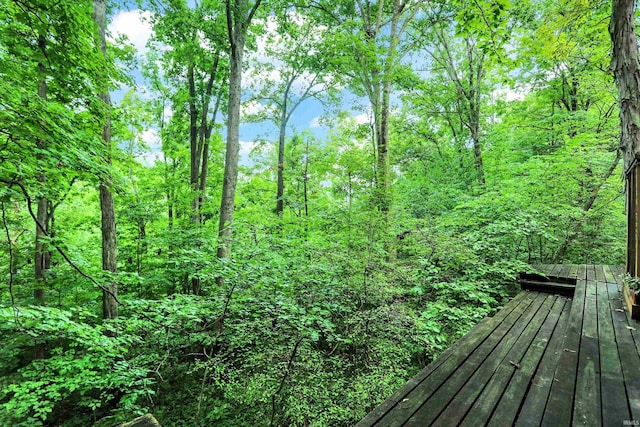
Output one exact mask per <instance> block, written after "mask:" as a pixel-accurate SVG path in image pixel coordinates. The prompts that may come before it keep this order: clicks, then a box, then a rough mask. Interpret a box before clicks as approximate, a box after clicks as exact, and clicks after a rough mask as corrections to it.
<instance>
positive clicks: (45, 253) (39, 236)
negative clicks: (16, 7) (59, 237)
mask: <svg viewBox="0 0 640 427" xmlns="http://www.w3.org/2000/svg"><path fill="white" fill-rule="evenodd" d="M38 47H39V49H40V51H41V52H42V54H43V56H46V50H47V42H46V39H45V37H44V36H39V37H38ZM38 73H39V79H40V82H39V84H38V96H39V97H40V98H41V99H43V100H44V99H46V98H47V81H46V68H45V65H44V62H42V61H40V62H39V63H38ZM36 147H37V148H38V150H39V153H38V154H37V155H36V158H37V160H38V164H39V165H38V168H39V169H40V170H39V172H38V176H37V179H38V182H40V184H41V185H42V187H44V185H45V183H46V181H47V179H46V174H45V171H44V165H42V162H43V161H44V158H43V154H41V153H42V151H43V150H45V149H46V142H45V140H44V139H42V138H38V140H37V141H36ZM48 208H49V200H48V199H47V198H46V197H45V196H39V197H38V208H37V211H36V218H37V220H38V223H37V224H36V241H35V258H34V263H33V265H34V276H35V281H36V286H35V288H34V290H33V297H34V298H35V301H36V304H38V305H45V303H46V293H45V284H46V272H47V269H48V268H49V265H50V263H51V251H50V250H49V249H48V248H46V247H45V243H44V238H45V236H47V235H48V232H49V230H48V228H49V212H48ZM33 357H34V358H35V359H44V344H42V343H36V344H35V345H34V348H33Z"/></svg>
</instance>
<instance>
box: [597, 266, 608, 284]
mask: <svg viewBox="0 0 640 427" xmlns="http://www.w3.org/2000/svg"><path fill="white" fill-rule="evenodd" d="M595 269H596V282H597V283H606V282H607V279H606V277H605V274H604V266H603V265H596V266H595Z"/></svg>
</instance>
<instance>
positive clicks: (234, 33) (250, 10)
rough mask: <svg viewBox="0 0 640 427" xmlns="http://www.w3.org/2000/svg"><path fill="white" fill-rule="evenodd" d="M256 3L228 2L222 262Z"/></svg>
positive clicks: (228, 239) (227, 238) (225, 253)
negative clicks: (244, 64)
mask: <svg viewBox="0 0 640 427" xmlns="http://www.w3.org/2000/svg"><path fill="white" fill-rule="evenodd" d="M260 2H261V0H256V1H255V3H254V4H253V6H250V5H249V3H248V1H247V0H228V1H227V5H226V14H227V30H228V37H229V42H230V43H231V55H230V56H231V58H230V67H229V104H228V108H227V147H226V148H227V150H226V154H225V163H224V179H223V182H222V199H221V201H220V223H219V225H218V252H217V255H218V258H229V257H230V256H231V243H232V237H233V234H232V226H233V211H234V208H235V195H236V184H237V182H238V155H239V152H240V135H239V131H240V95H241V91H242V58H243V55H244V46H245V41H246V37H247V29H248V28H249V25H250V24H251V20H252V19H253V15H254V14H255V12H256V10H257V9H258V7H259V6H260Z"/></svg>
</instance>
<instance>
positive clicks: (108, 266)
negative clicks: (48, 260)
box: [93, 0, 118, 319]
mask: <svg viewBox="0 0 640 427" xmlns="http://www.w3.org/2000/svg"><path fill="white" fill-rule="evenodd" d="M106 11H107V3H106V0H94V2H93V19H94V21H95V22H96V24H97V26H98V36H99V42H100V51H101V52H102V55H103V57H104V59H105V61H106V60H107V59H106V58H107V43H106V38H105V27H106V23H107V14H106ZM106 77H107V76H101V79H100V80H101V83H102V85H103V91H102V92H101V93H100V95H99V96H100V99H102V102H103V103H104V106H105V108H106V109H107V113H106V115H105V118H104V124H103V127H102V139H103V140H104V150H105V155H106V159H107V160H106V162H107V164H108V165H111V116H110V113H109V111H108V109H109V108H110V107H111V97H110V96H109V92H108V91H107V89H106V84H105V82H106V81H107V78H106ZM111 181H112V177H111V176H110V174H109V176H107V177H105V178H104V179H103V180H102V182H101V183H100V211H101V213H102V269H103V270H105V271H108V272H110V273H112V276H111V278H110V280H109V283H108V284H107V285H106V286H105V289H104V290H103V292H102V317H103V318H104V319H116V318H117V317H118V284H117V282H116V279H115V275H116V273H117V271H118V255H117V253H118V252H117V248H118V244H117V240H116V215H115V207H114V202H113V193H112V192H111V190H112V187H113V186H112V183H111Z"/></svg>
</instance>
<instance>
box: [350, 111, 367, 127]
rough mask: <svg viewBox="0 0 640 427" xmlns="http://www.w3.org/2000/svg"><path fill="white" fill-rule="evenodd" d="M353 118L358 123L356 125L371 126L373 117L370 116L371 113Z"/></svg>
mask: <svg viewBox="0 0 640 427" xmlns="http://www.w3.org/2000/svg"><path fill="white" fill-rule="evenodd" d="M353 118H354V120H355V121H356V124H358V125H365V124H370V123H371V116H370V115H369V113H362V114H358V115H357V116H354V117H353Z"/></svg>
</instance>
